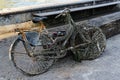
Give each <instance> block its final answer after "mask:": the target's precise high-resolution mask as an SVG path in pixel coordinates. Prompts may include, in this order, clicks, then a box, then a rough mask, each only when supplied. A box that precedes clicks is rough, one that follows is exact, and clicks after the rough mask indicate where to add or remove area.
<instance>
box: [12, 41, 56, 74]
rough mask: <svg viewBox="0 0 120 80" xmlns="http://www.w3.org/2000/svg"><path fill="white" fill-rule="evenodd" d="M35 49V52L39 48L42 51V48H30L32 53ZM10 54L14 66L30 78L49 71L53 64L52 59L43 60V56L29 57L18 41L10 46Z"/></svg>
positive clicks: (21, 43)
mask: <svg viewBox="0 0 120 80" xmlns="http://www.w3.org/2000/svg"><path fill="white" fill-rule="evenodd" d="M31 47H32V46H31ZM36 48H38V49H37V50H39V49H40V48H42V49H43V47H42V46H41V47H40V46H37V47H32V49H33V50H34V52H35V50H36ZM37 50H36V51H37ZM37 52H38V51H37ZM11 54H12V61H13V63H14V66H15V67H16V68H17V69H18V70H20V71H21V72H23V73H24V74H27V75H30V76H34V75H37V74H41V73H44V72H45V71H47V70H48V69H49V67H50V66H52V64H53V62H54V59H48V58H45V56H44V55H41V56H36V57H29V56H28V55H27V53H26V50H25V47H24V44H23V42H22V41H21V40H19V39H17V40H16V41H15V43H14V45H13V46H12V49H11Z"/></svg>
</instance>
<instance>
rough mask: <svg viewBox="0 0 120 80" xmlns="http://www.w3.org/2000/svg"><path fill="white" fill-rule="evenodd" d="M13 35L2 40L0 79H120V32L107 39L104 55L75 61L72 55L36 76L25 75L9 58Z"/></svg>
mask: <svg viewBox="0 0 120 80" xmlns="http://www.w3.org/2000/svg"><path fill="white" fill-rule="evenodd" d="M13 39H14V38H13V37H12V38H9V39H4V40H0V80H119V79H120V63H119V62H120V55H119V54H120V34H119V35H116V36H114V37H112V38H109V39H108V40H107V48H106V50H105V52H103V55H102V56H101V57H99V58H97V59H95V60H91V61H88V60H86V61H82V62H81V63H80V62H75V61H74V60H73V59H72V57H71V56H68V57H66V58H64V59H60V60H59V61H58V62H56V63H55V65H53V66H52V68H50V70H49V71H48V72H46V73H44V74H41V75H37V76H34V77H29V76H25V75H23V74H22V73H20V72H19V71H17V70H16V69H15V67H14V66H13V64H12V62H11V61H10V60H9V59H8V49H9V46H10V44H11V42H12V41H13Z"/></svg>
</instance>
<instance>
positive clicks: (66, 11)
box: [55, 8, 70, 18]
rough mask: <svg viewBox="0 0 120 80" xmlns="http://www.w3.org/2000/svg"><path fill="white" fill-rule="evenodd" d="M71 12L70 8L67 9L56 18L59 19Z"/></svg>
mask: <svg viewBox="0 0 120 80" xmlns="http://www.w3.org/2000/svg"><path fill="white" fill-rule="evenodd" d="M69 12H70V9H69V8H65V9H64V10H63V11H62V12H61V13H60V14H58V15H57V16H56V17H55V18H58V17H60V16H65V15H66V14H67V13H69Z"/></svg>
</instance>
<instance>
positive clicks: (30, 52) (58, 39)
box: [9, 9, 106, 76]
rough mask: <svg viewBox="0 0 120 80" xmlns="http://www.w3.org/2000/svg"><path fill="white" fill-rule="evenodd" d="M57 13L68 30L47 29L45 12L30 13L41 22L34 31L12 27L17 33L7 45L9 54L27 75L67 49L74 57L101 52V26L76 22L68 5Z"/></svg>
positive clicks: (91, 56)
mask: <svg viewBox="0 0 120 80" xmlns="http://www.w3.org/2000/svg"><path fill="white" fill-rule="evenodd" d="M61 16H62V17H61ZM60 17H61V18H63V17H65V21H66V22H67V24H68V28H67V30H60V31H55V32H49V31H48V30H47V29H46V26H45V24H44V20H45V19H46V18H47V17H46V16H33V20H32V21H33V22H34V23H35V24H39V26H40V27H39V30H37V31H35V30H32V31H24V30H20V29H16V30H15V31H16V32H19V33H18V37H17V39H16V40H15V41H14V42H13V43H12V44H11V46H10V50H9V57H10V59H11V61H12V62H13V64H14V66H15V67H16V68H17V69H18V70H20V71H21V72H22V73H24V74H26V75H30V76H34V75H38V74H41V73H44V72H46V71H47V70H48V69H49V68H50V67H51V66H52V65H53V64H54V63H55V62H56V60H57V59H60V58H63V57H64V56H66V54H69V53H67V52H68V51H69V50H70V51H71V52H72V53H73V59H74V60H76V61H81V60H90V59H95V58H98V57H99V56H100V55H101V54H102V52H103V51H104V49H105V47H106V37H105V35H104V34H103V32H102V30H101V29H100V28H98V27H93V26H92V27H86V26H84V25H77V24H76V23H75V22H74V20H73V19H72V17H71V15H70V10H69V9H64V10H63V12H61V13H60V14H59V15H57V16H56V17H55V18H60Z"/></svg>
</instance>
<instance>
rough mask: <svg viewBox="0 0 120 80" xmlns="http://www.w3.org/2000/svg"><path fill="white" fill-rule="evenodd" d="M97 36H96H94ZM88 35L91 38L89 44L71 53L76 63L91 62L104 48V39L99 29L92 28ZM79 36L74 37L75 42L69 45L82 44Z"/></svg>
mask: <svg viewBox="0 0 120 80" xmlns="http://www.w3.org/2000/svg"><path fill="white" fill-rule="evenodd" d="M96 34H97V35H96ZM88 35H89V36H90V38H91V43H90V44H88V45H85V46H82V47H78V48H76V49H74V50H72V51H73V53H74V55H73V59H74V60H76V61H81V60H93V59H96V58H98V57H99V56H100V55H101V54H102V53H103V51H104V50H105V47H106V37H105V35H104V34H103V32H102V30H101V29H100V28H96V27H93V28H91V29H89V30H88ZM78 36H79V34H77V35H75V38H74V39H75V40H73V42H72V43H71V45H77V44H82V43H83V42H82V41H81V39H80V38H78Z"/></svg>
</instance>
